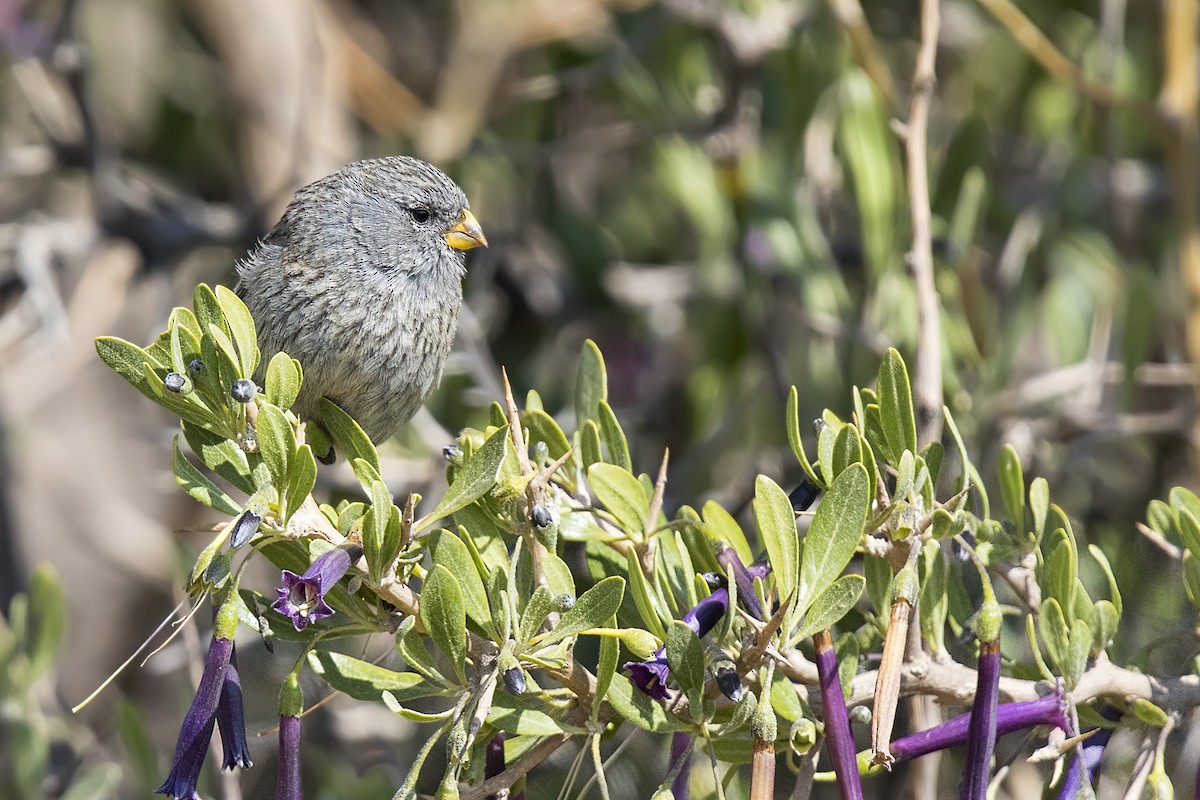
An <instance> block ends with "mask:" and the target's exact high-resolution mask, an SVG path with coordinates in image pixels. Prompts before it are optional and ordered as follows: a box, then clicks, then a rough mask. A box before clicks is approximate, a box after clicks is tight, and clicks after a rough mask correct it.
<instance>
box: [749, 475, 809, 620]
mask: <svg viewBox="0 0 1200 800" xmlns="http://www.w3.org/2000/svg"><path fill="white" fill-rule="evenodd" d="M753 508H754V520H755V522H757V523H758V533H759V536H761V537H762V542H763V545H764V546H766V548H767V557H768V558H769V559H770V561H771V572H772V573H773V574H774V575H775V586H776V588H777V589H778V591H779V600H780V602H783V601H784V600H786V599H787V598H788V597H791V596H792V595H793V593H794V592H795V591H796V576H797V574H798V568H799V566H800V564H799V562H800V537H799V535H798V534H797V533H796V513H795V512H794V511H793V510H792V504H791V503H790V502H788V499H787V494H786V493H785V492H784V491H783V489H781V488H779V484H777V483H775V481H773V480H771V479H770V478H768V477H767V476H766V475H759V476H758V478H757V479H756V480H755V481H754V501H753Z"/></svg>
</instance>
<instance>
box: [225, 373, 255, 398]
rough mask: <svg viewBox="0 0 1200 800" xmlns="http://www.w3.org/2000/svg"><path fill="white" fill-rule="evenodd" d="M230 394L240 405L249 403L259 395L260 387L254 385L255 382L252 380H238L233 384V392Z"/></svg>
mask: <svg viewBox="0 0 1200 800" xmlns="http://www.w3.org/2000/svg"><path fill="white" fill-rule="evenodd" d="M230 394H232V395H233V399H234V400H237V401H238V402H239V403H249V402H250V401H251V400H253V399H254V395H256V394H258V387H257V386H255V385H254V381H252V380H248V379H246V378H238V379H237V380H236V381H234V382H233V391H232V392H230Z"/></svg>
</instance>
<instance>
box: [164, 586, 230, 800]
mask: <svg viewBox="0 0 1200 800" xmlns="http://www.w3.org/2000/svg"><path fill="white" fill-rule="evenodd" d="M236 631H237V609H236V608H235V607H234V604H233V603H232V602H229V601H226V602H225V603H223V604H222V605H221V607H220V609H219V610H218V611H217V621H216V624H215V625H214V627H213V637H212V642H210V643H209V646H208V657H207V659H206V660H205V663H204V675H203V676H202V677H201V678H200V687H199V688H198V689H197V690H196V698H195V699H194V700H192V707H191V708H189V709H188V712H187V716H185V717H184V718H183V726H182V727H181V728H180V730H179V740H178V741H177V742H176V744H175V758H174V759H172V761H171V771H170V773H169V774H168V775H167V779H166V780H165V781H164V782H163V785H162V786H160V787H158V788H157V789H155V790H154V793H155V794H165V795H167V796H169V797H173V798H175V800H197V799H198V798H199V795H197V794H196V781H198V780H199V779H200V768H201V767H203V766H204V757H205V756H206V755H207V754H208V743H209V741H210V740H211V739H212V733H213V728H214V727H215V726H216V722H217V706H218V704H219V703H220V699H221V693H222V689H223V687H224V685H225V674H226V672H227V671H228V669H229V660H230V658H232V656H233V634H234V633H235V632H236Z"/></svg>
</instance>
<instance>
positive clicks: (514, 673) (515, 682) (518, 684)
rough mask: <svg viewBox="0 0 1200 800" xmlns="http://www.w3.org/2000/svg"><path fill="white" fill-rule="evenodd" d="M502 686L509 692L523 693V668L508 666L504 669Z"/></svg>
mask: <svg viewBox="0 0 1200 800" xmlns="http://www.w3.org/2000/svg"><path fill="white" fill-rule="evenodd" d="M503 677H504V688H505V689H508V693H509V694H525V670H523V669H521V668H520V667H509V668H508V669H506V670H504V676H503Z"/></svg>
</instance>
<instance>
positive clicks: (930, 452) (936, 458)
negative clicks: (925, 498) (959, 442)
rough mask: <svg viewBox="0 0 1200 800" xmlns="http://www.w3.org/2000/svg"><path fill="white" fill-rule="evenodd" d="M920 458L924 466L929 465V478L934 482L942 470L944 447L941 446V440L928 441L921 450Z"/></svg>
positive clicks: (944, 454) (944, 456)
mask: <svg viewBox="0 0 1200 800" xmlns="http://www.w3.org/2000/svg"><path fill="white" fill-rule="evenodd" d="M921 458H923V459H924V460H925V466H927V467H929V478H930V480H931V481H932V482H933V483H934V484H936V483H937V479H938V475H939V474H940V473H941V471H942V461H944V460H945V458H946V448H945V447H942V443H941V442H930V443H929V444H927V445H925V449H924V450H922V451H921Z"/></svg>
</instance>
